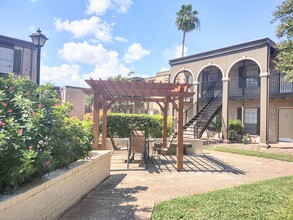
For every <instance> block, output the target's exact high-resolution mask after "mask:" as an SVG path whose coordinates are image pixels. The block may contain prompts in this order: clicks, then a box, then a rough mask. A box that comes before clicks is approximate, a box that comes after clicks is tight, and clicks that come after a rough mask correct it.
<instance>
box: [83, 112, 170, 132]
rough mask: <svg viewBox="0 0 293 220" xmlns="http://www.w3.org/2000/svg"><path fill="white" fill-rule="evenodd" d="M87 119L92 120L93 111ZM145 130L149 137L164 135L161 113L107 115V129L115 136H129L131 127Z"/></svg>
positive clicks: (168, 128)
mask: <svg viewBox="0 0 293 220" xmlns="http://www.w3.org/2000/svg"><path fill="white" fill-rule="evenodd" d="M85 120H92V113H90V114H87V115H86V116H85ZM99 127H100V132H102V118H101V117H100V125H99ZM133 128H135V129H139V130H143V131H144V132H145V134H146V135H147V136H148V137H157V138H160V137H162V129H163V117H162V116H161V115H147V114H124V113H110V114H108V115H107V131H109V132H111V133H112V134H113V136H114V137H129V134H130V132H131V129H133ZM171 129H172V117H168V121H167V136H170V135H171Z"/></svg>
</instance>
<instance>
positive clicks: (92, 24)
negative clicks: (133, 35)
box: [55, 16, 114, 41]
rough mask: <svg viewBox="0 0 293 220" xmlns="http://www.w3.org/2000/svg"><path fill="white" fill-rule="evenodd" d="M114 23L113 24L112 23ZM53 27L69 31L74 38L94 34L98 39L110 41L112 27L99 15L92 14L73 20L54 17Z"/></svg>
mask: <svg viewBox="0 0 293 220" xmlns="http://www.w3.org/2000/svg"><path fill="white" fill-rule="evenodd" d="M113 25H114V24H113ZM55 28H56V29H57V30H58V31H63V30H64V31H69V32H71V33H72V34H73V37H74V38H83V37H86V36H89V35H94V36H95V37H96V38H97V39H98V40H100V41H111V39H112V36H111V30H112V27H111V25H109V24H108V23H107V22H103V21H102V20H101V19H100V18H99V17H96V16H93V17H91V18H90V19H82V20H75V21H68V20H65V21H61V19H60V18H55Z"/></svg>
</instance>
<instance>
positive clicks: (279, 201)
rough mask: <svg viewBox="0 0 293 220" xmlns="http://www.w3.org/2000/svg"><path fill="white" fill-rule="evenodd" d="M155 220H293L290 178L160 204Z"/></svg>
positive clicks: (292, 177) (292, 195)
mask: <svg viewBox="0 0 293 220" xmlns="http://www.w3.org/2000/svg"><path fill="white" fill-rule="evenodd" d="M194 187H196V185H195V186H194ZM155 219H172V220H173V219H207V220H210V219H215V220H219V219H221V220H225V219H227V220H228V219H229V220H234V219H237V220H240V219H243V220H244V219H245V220H248V219H255V220H259V219H272V220H276V219H282V220H283V219H293V176H289V177H282V178H278V179H273V180H267V181H261V182H257V183H254V184H247V185H241V186H237V187H233V188H229V189H224V190H218V191H214V192H209V193H204V194H199V195H193V196H189V197H180V198H177V199H173V200H170V201H167V202H163V203H160V204H158V205H157V206H156V207H155V209H154V213H153V216H152V220H155Z"/></svg>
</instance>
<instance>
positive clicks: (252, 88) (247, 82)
mask: <svg viewBox="0 0 293 220" xmlns="http://www.w3.org/2000/svg"><path fill="white" fill-rule="evenodd" d="M269 91H270V97H288V96H293V83H292V82H285V81H284V80H283V79H282V77H280V75H278V74H277V75H271V76H270V84H269ZM229 97H230V98H232V99H233V98H237V99H247V98H249V99H252V98H259V97H260V78H259V76H250V77H244V78H238V79H232V80H231V81H230V82H229Z"/></svg>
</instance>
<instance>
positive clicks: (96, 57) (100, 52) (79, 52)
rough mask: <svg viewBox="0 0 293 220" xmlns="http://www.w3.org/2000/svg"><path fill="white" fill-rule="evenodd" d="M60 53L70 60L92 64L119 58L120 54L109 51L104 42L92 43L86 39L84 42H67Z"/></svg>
mask: <svg viewBox="0 0 293 220" xmlns="http://www.w3.org/2000/svg"><path fill="white" fill-rule="evenodd" d="M58 53H59V54H60V55H61V57H62V58H64V59H66V60H68V61H70V62H76V63H85V64H90V65H97V64H99V63H106V62H108V60H110V59H118V55H119V54H118V53H117V52H116V51H107V50H106V49H105V48H104V47H103V45H102V44H98V45H90V44H88V42H86V41H84V42H83V43H75V42H69V43H65V44H64V45H63V49H61V50H59V51H58Z"/></svg>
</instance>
